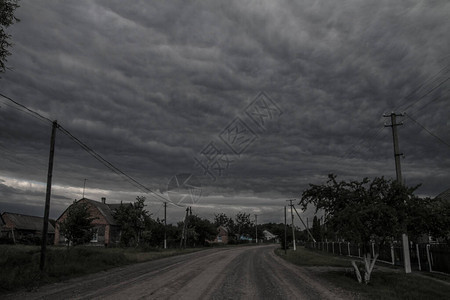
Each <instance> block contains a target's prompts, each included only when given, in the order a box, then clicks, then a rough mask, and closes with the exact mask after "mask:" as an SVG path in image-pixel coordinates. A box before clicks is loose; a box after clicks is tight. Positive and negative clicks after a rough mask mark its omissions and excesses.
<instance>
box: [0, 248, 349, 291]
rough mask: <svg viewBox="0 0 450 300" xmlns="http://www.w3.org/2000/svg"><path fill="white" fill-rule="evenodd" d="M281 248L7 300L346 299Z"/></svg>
mask: <svg viewBox="0 0 450 300" xmlns="http://www.w3.org/2000/svg"><path fill="white" fill-rule="evenodd" d="M275 247H276V246H273V245H269V246H253V247H234V248H221V249H210V250H205V251H200V252H195V253H191V254H187V255H182V256H175V257H169V258H164V259H160V260H155V261H150V262H145V263H140V264H136V265H131V266H126V267H121V268H116V269H112V270H109V271H105V272H101V273H97V274H92V275H89V276H84V277H80V278H76V279H72V280H70V281H66V282H61V283H57V284H51V285H46V286H43V287H41V288H39V289H38V290H37V291H34V292H20V293H15V294H10V295H6V297H2V298H4V299H340V298H341V299H342V298H348V295H345V294H341V292H340V291H339V290H338V289H335V288H333V287H329V286H327V285H325V284H324V283H322V282H321V281H320V280H319V279H318V278H317V277H316V276H315V275H314V272H312V271H311V270H310V269H303V268H301V267H297V266H294V265H292V264H290V263H288V262H285V261H284V260H283V259H281V258H279V257H278V256H276V255H275V254H274V249H275Z"/></svg>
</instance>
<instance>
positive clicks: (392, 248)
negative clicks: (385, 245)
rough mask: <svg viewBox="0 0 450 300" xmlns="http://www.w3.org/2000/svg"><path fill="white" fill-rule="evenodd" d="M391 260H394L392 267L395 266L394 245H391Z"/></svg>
mask: <svg viewBox="0 0 450 300" xmlns="http://www.w3.org/2000/svg"><path fill="white" fill-rule="evenodd" d="M391 260H392V265H395V252H394V244H391Z"/></svg>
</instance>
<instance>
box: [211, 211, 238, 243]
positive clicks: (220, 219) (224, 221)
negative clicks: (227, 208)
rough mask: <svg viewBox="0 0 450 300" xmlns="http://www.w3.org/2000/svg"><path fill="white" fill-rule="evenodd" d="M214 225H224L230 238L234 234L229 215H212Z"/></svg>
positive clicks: (232, 222)
mask: <svg viewBox="0 0 450 300" xmlns="http://www.w3.org/2000/svg"><path fill="white" fill-rule="evenodd" d="M214 225H215V226H216V227H219V226H224V227H226V228H227V229H228V235H229V237H230V238H231V237H232V236H233V235H234V233H235V232H234V230H235V227H236V226H235V224H234V220H233V219H232V218H231V217H228V216H227V215H226V214H224V213H220V214H215V215H214Z"/></svg>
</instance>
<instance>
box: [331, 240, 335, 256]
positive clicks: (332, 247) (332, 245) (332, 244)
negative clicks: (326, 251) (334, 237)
mask: <svg viewBox="0 0 450 300" xmlns="http://www.w3.org/2000/svg"><path fill="white" fill-rule="evenodd" d="M331 249H333V254H334V242H331Z"/></svg>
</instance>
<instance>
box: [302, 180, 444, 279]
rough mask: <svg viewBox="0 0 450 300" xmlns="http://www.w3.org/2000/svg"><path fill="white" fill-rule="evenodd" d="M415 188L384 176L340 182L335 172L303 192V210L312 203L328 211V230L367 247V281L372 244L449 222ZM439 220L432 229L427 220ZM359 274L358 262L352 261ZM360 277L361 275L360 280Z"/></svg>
mask: <svg viewBox="0 0 450 300" xmlns="http://www.w3.org/2000/svg"><path fill="white" fill-rule="evenodd" d="M417 187H418V186H416V187H407V186H404V185H401V184H399V183H397V182H396V181H393V180H386V179H384V178H383V177H381V178H375V179H373V180H372V181H371V180H369V179H367V178H364V179H363V180H362V181H350V182H345V181H341V182H338V181H337V180H336V176H335V175H332V174H331V175H329V178H328V181H327V183H326V184H324V185H314V184H310V188H309V189H307V190H305V191H304V192H303V195H302V200H301V202H300V204H302V206H303V209H306V206H307V205H308V204H313V205H314V206H315V208H316V212H317V211H318V210H322V211H323V212H324V213H325V222H326V225H327V230H330V231H332V232H333V233H334V234H335V235H337V236H338V237H339V238H342V239H345V240H346V241H349V242H354V243H360V244H361V245H363V246H364V252H365V254H364V263H365V266H366V271H365V274H364V278H365V282H366V283H367V282H369V280H370V273H371V271H372V268H373V265H374V263H375V261H376V258H377V256H378V255H376V256H375V257H374V259H373V260H372V261H371V258H370V248H369V244H370V243H371V242H374V243H376V244H378V245H383V244H384V243H386V242H391V241H393V240H396V239H397V238H398V237H400V235H401V233H403V232H405V231H407V232H408V233H409V234H411V235H412V236H415V237H417V236H419V235H421V234H426V233H429V232H430V231H437V232H440V233H442V232H443V231H444V229H443V228H442V227H440V228H438V227H439V226H443V225H445V224H447V223H446V222H445V218H437V217H436V215H434V212H433V211H432V210H431V208H432V207H433V203H434V201H433V200H431V199H428V200H424V199H420V198H418V197H417V196H415V195H414V191H415V190H416V189H417ZM421 218H424V219H425V220H431V219H432V218H435V219H437V220H440V221H439V224H440V225H439V226H437V225H436V226H437V227H434V228H432V226H431V224H430V223H429V222H428V221H425V222H420V223H418V222H417V221H418V220H419V219H421ZM352 264H353V266H354V267H355V271H356V273H357V274H359V270H358V268H357V267H356V264H355V262H352ZM360 278H361V276H360V275H359V276H358V279H359V280H360Z"/></svg>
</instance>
